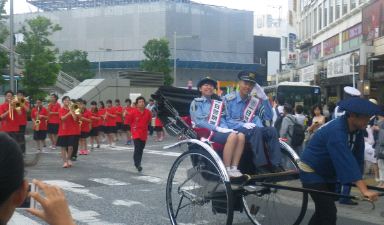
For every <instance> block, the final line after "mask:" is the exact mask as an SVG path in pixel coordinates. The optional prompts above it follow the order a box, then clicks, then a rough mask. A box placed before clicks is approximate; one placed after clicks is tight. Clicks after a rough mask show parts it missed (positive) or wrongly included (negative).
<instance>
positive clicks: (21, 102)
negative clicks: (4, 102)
mask: <svg viewBox="0 0 384 225" xmlns="http://www.w3.org/2000/svg"><path fill="white" fill-rule="evenodd" d="M12 104H13V108H14V109H16V111H18V112H20V111H21V109H22V108H24V106H25V98H24V97H22V98H19V97H17V95H16V96H15V97H14V98H13V100H12Z"/></svg>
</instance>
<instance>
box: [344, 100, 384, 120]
mask: <svg viewBox="0 0 384 225" xmlns="http://www.w3.org/2000/svg"><path fill="white" fill-rule="evenodd" d="M338 106H339V107H340V108H341V109H342V110H344V111H347V112H351V113H356V114H359V115H367V116H373V115H384V112H383V111H382V110H381V109H380V107H379V106H378V105H375V104H374V103H372V102H370V101H369V100H367V99H364V98H358V97H355V98H348V99H345V100H343V101H340V102H339V103H338Z"/></svg>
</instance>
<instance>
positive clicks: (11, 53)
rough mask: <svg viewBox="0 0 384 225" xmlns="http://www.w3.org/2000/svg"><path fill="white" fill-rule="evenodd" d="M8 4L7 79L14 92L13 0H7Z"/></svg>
mask: <svg viewBox="0 0 384 225" xmlns="http://www.w3.org/2000/svg"><path fill="white" fill-rule="evenodd" d="M9 4H10V10H9V13H10V15H9V23H10V24H9V36H10V38H9V39H10V45H9V46H10V47H9V48H10V51H9V73H10V74H9V78H10V79H9V81H10V84H9V85H10V87H11V90H12V91H13V92H15V86H14V83H15V77H14V74H15V52H14V41H15V37H14V31H13V29H14V23H13V0H10V1H9Z"/></svg>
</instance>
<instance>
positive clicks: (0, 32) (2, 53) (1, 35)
mask: <svg viewBox="0 0 384 225" xmlns="http://www.w3.org/2000/svg"><path fill="white" fill-rule="evenodd" d="M5 2H6V1H1V2H0V43H1V44H3V43H4V42H5V40H6V39H7V37H8V35H9V32H8V29H7V26H6V24H5V23H6V22H5V10H4V5H5ZM8 62H9V58H8V52H7V51H6V50H4V49H0V71H3V70H4V69H5V68H6V67H7V65H8ZM1 75H2V73H1V72H0V85H2V84H4V83H5V80H4V78H3V76H1Z"/></svg>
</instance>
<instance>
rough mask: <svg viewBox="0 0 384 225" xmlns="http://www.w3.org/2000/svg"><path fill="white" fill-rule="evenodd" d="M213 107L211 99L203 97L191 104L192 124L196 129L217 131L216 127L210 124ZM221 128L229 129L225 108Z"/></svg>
mask: <svg viewBox="0 0 384 225" xmlns="http://www.w3.org/2000/svg"><path fill="white" fill-rule="evenodd" d="M211 105H212V101H211V99H210V98H206V97H204V96H202V97H200V98H195V99H193V101H192V102H191V106H190V109H189V113H190V115H191V119H192V122H193V123H195V126H196V127H201V128H206V129H208V130H212V131H215V129H216V127H215V125H213V124H209V123H208V117H209V114H210V111H211ZM219 127H223V128H228V126H227V122H226V116H225V107H223V112H222V116H221V118H220V124H219Z"/></svg>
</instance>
